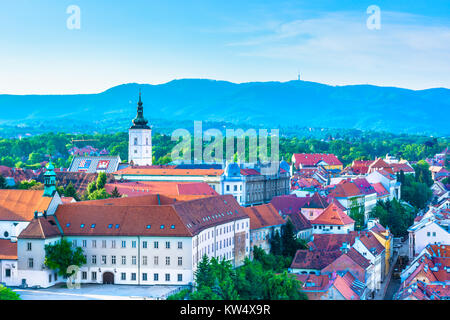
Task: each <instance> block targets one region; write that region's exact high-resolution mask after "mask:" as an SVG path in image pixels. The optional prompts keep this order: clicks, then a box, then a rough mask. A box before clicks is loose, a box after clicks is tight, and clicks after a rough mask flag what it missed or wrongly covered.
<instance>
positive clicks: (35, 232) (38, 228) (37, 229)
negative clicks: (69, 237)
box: [19, 215, 61, 239]
mask: <svg viewBox="0 0 450 320" xmlns="http://www.w3.org/2000/svg"><path fill="white" fill-rule="evenodd" d="M60 235H61V232H60V230H59V229H58V226H57V221H56V220H55V217H54V216H53V215H51V216H47V218H44V217H39V218H37V219H33V220H32V221H31V222H30V224H28V226H27V227H26V228H25V229H24V230H23V231H22V232H21V233H20V235H19V238H20V239H47V238H52V237H57V236H60Z"/></svg>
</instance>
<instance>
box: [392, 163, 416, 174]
mask: <svg viewBox="0 0 450 320" xmlns="http://www.w3.org/2000/svg"><path fill="white" fill-rule="evenodd" d="M391 167H392V170H393V171H394V173H397V172H400V171H403V172H405V173H408V172H415V171H414V169H413V167H411V166H410V165H408V164H407V163H391Z"/></svg>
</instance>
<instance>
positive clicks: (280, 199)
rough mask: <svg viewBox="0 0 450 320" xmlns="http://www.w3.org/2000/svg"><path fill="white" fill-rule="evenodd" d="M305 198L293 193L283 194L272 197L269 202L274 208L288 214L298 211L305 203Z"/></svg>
mask: <svg viewBox="0 0 450 320" xmlns="http://www.w3.org/2000/svg"><path fill="white" fill-rule="evenodd" d="M306 201H307V199H306V198H303V197H302V198H299V197H297V196H295V195H284V196H277V197H273V198H272V200H271V201H270V203H271V204H272V205H273V206H274V207H275V209H276V210H278V211H281V213H282V214H283V215H289V214H292V213H295V212H300V211H301V209H302V208H303V206H304V205H305V203H306Z"/></svg>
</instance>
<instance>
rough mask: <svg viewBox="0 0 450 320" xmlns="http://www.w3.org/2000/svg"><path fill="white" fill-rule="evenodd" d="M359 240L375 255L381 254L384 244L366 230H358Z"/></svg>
mask: <svg viewBox="0 0 450 320" xmlns="http://www.w3.org/2000/svg"><path fill="white" fill-rule="evenodd" d="M358 234H359V240H360V241H361V242H362V243H363V244H364V246H365V247H366V248H367V249H368V250H369V251H371V252H372V253H373V254H374V255H375V256H377V255H379V254H381V253H382V252H383V251H384V249H385V248H384V246H383V245H382V244H381V243H380V242H379V241H378V239H377V238H376V237H375V236H374V235H373V234H372V233H371V232H368V231H362V232H359V233H358Z"/></svg>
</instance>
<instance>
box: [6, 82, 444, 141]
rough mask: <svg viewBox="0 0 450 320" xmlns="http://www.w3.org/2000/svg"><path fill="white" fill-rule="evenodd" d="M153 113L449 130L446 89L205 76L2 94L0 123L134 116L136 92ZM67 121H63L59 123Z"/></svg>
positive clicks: (170, 117) (150, 115)
mask: <svg viewBox="0 0 450 320" xmlns="http://www.w3.org/2000/svg"><path fill="white" fill-rule="evenodd" d="M139 89H141V91H142V99H143V102H144V113H145V116H146V118H148V119H149V120H150V121H151V120H152V119H166V120H173V121H181V120H183V121H186V120H189V121H190V120H209V121H219V122H220V121H227V122H233V123H235V124H239V123H245V124H247V125H248V124H252V125H255V126H261V125H262V126H265V127H267V128H274V127H283V126H293V125H297V126H306V127H325V128H351V129H363V130H377V131H379V130H381V131H390V132H393V133H414V134H433V135H448V134H450V126H448V119H449V118H450V90H449V89H444V88H436V89H428V90H418V91H416V90H408V89H401V88H394V87H378V86H372V85H351V86H329V85H324V84H320V83H314V82H307V81H289V82H250V83H241V84H236V83H231V82H226V81H215V80H206V79H182V80H174V81H171V82H168V83H165V84H160V85H148V84H136V83H131V84H123V85H119V86H116V87H113V88H111V89H108V90H106V91H105V92H102V93H98V94H80V95H1V94H0V110H1V113H0V121H1V123H3V124H11V123H14V124H20V123H25V124H26V123H27V122H29V121H36V120H41V119H42V120H43V119H45V120H47V121H48V120H50V121H53V120H54V122H56V123H58V122H61V123H62V124H64V123H65V122H64V120H65V119H70V120H76V119H79V120H83V121H93V122H95V121H102V122H103V123H104V121H105V120H108V119H112V120H116V119H118V118H122V119H123V118H129V119H132V118H133V117H134V116H135V113H136V108H135V106H136V102H137V99H138V90H139ZM68 124H69V125H70V122H66V123H65V125H68Z"/></svg>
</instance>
